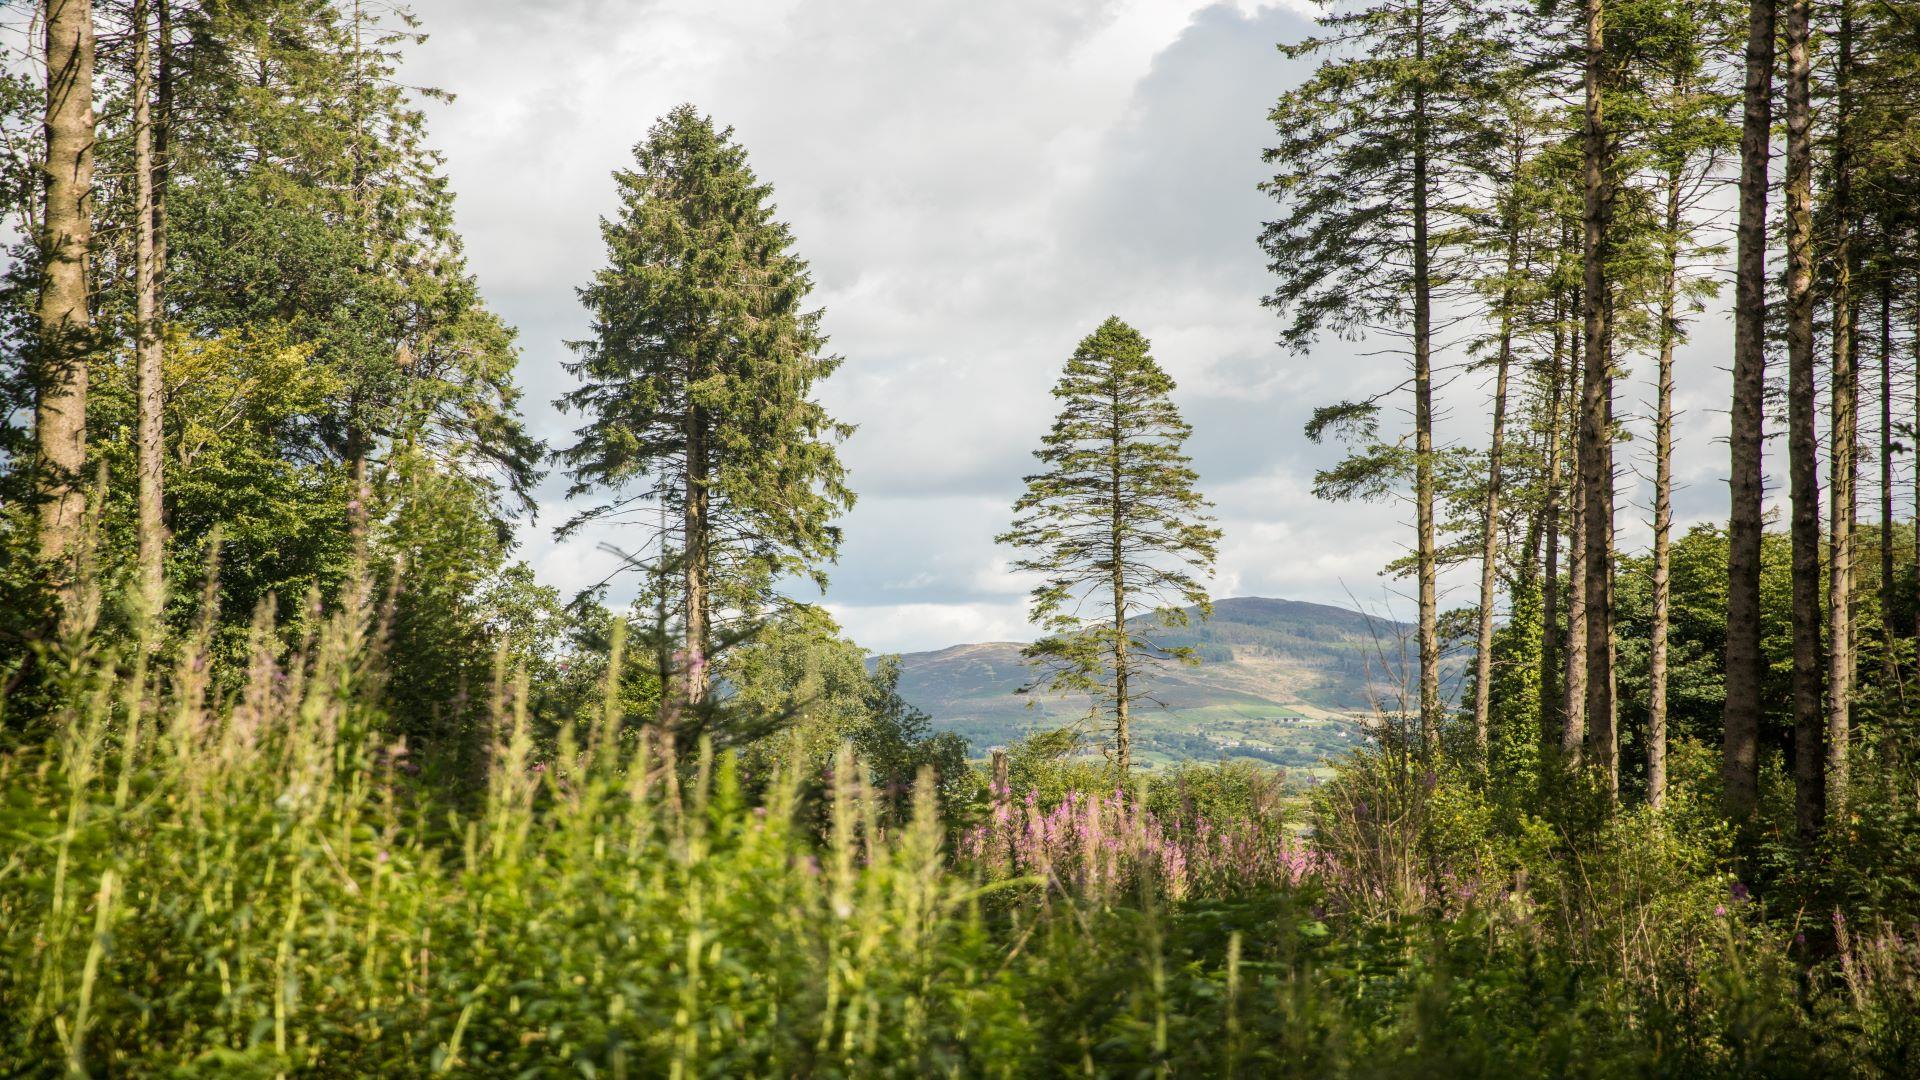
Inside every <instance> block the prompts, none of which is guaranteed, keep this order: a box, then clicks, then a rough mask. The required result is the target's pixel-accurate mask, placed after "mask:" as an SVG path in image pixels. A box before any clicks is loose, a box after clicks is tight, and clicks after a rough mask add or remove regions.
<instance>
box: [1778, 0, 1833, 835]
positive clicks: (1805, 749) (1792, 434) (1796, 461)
mask: <svg viewBox="0 0 1920 1080" xmlns="http://www.w3.org/2000/svg"><path fill="white" fill-rule="evenodd" d="M1811 4H1812V0H1790V2H1789V3H1788V5H1787V26H1786V45H1787V93H1786V109H1787V179H1786V204H1787V205H1786V215H1787V294H1786V302H1787V471H1788V478H1789V483H1790V488H1791V494H1792V503H1793V525H1792V534H1793V751H1794V759H1793V774H1794V775H1793V778H1794V785H1793V789H1794V817H1795V820H1796V822H1797V824H1798V825H1799V829H1800V832H1801V834H1802V835H1803V836H1810V835H1812V834H1813V833H1815V832H1817V831H1818V830H1819V828H1820V823H1821V821H1822V819H1823V817H1824V816H1825V798H1824V795H1825V792H1824V790H1823V789H1824V786H1825V783H1824V782H1825V770H1826V757H1827V755H1826V751H1825V748H1824V746H1823V744H1824V743H1825V742H1826V718H1825V717H1824V716H1822V715H1821V708H1820V476H1819V467H1820V463H1819V452H1820V451H1819V439H1818V436H1817V434H1816V433H1815V431H1814V413H1815V411H1816V408H1815V405H1816V403H1815V401H1814V387H1813V131H1812V126H1813V112H1812V107H1811V105H1812V101H1811V84H1812V71H1813V65H1812V49H1811V47H1810V45H1809V41H1808V30H1809V26H1808V23H1809V18H1808V9H1809V7H1810V6H1811Z"/></svg>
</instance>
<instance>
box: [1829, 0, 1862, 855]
mask: <svg viewBox="0 0 1920 1080" xmlns="http://www.w3.org/2000/svg"><path fill="white" fill-rule="evenodd" d="M1852 68H1853V5H1852V4H1851V3H1850V2H1849V0H1840V33H1839V56H1838V58H1837V62H1836V64H1835V67H1834V80H1835V88H1836V96H1837V101H1836V107H1837V112H1838V117H1837V131H1836V132H1835V136H1834V143H1833V194H1832V209H1833V219H1834V250H1833V271H1834V279H1833V369H1832V392H1831V395H1830V397H1829V401H1830V403H1831V407H1832V417H1831V426H1830V429H1829V440H1828V441H1829V447H1828V462H1829V468H1830V470H1831V473H1830V479H1829V481H1828V492H1829V497H1830V499H1831V504H1830V507H1829V510H1828V520H1829V522H1830V523H1831V529H1832V532H1833V536H1832V540H1831V546H1830V548H1829V553H1828V556H1827V574H1828V576H1827V641H1828V652H1827V754H1826V762H1825V767H1826V812H1827V814H1828V815H1830V816H1832V817H1834V818H1836V819H1837V818H1839V817H1840V816H1841V815H1843V814H1844V813H1845V812H1846V802H1847V749H1848V743H1849V742H1850V741H1851V736H1852V730H1851V728H1852V710H1853V667H1854V655H1853V654H1854V650H1853V544H1854V539H1853V537H1854V528H1855V518H1856V516H1857V515H1858V507H1857V506H1856V503H1855V499H1856V494H1855V487H1856V484H1857V482H1858V476H1857V472H1858V464H1857V440H1858V439H1859V425H1860V419H1859V396H1860V386H1859V382H1860V374H1859V360H1858V351H1859V332H1858V321H1859V318H1858V312H1857V310H1856V309H1855V301H1854V296H1853V276H1854V270H1855V269H1856V266H1855V263H1856V262H1857V256H1856V253H1855V252H1854V249H1853V220H1852V214H1853V166H1852V162H1851V160H1850V158H1851V146H1850V140H1851V139H1852V137H1853V135H1852V131H1851V130H1850V128H1851V117H1852V112H1853V104H1852V95H1851V87H1850V85H1849V84H1850V82H1851V79H1852Z"/></svg>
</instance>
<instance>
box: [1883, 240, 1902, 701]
mask: <svg viewBox="0 0 1920 1080" xmlns="http://www.w3.org/2000/svg"><path fill="white" fill-rule="evenodd" d="M1879 277H1880V650H1881V657H1880V666H1881V674H1882V676H1883V677H1884V679H1885V681H1886V683H1887V685H1888V686H1891V687H1894V688H1895V689H1896V690H1899V689H1901V676H1900V664H1899V661H1898V659H1897V658H1896V657H1895V655H1894V631H1893V281H1892V278H1891V275H1890V274H1888V273H1887V272H1886V271H1885V270H1884V269H1883V270H1881V272H1880V275H1879Z"/></svg>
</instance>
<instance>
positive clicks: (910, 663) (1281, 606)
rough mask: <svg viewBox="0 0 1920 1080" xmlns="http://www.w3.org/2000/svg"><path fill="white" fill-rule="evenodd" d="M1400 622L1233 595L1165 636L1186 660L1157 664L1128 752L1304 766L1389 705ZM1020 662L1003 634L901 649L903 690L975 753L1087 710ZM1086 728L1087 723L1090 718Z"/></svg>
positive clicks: (1353, 740)
mask: <svg viewBox="0 0 1920 1080" xmlns="http://www.w3.org/2000/svg"><path fill="white" fill-rule="evenodd" d="M1405 629H1406V628H1405V627H1404V626H1402V625H1401V624H1399V623H1393V622H1387V621H1384V620H1379V619H1373V618H1371V617H1369V616H1366V615H1362V614H1360V613H1359V612H1355V611H1349V610H1347V609H1345V608H1337V607H1330V606H1327V605H1325V604H1309V603H1302V602H1300V601H1295V600H1274V599H1267V598H1263V597H1237V598H1234V599H1228V600H1221V601H1218V602H1216V603H1215V604H1214V613H1213V618H1212V619H1210V620H1208V621H1206V622H1201V621H1199V620H1198V619H1195V620H1193V622H1192V623H1191V625H1190V626H1189V627H1188V628H1187V629H1186V630H1184V631H1180V632H1178V633H1177V634H1173V635H1170V636H1169V640H1170V641H1172V642H1173V643H1175V644H1184V645H1190V646H1192V647H1193V648H1194V649H1195V651H1196V652H1197V653H1198V654H1199V656H1200V663H1199V664H1197V665H1192V666H1186V665H1173V664H1167V665H1161V666H1159V667H1158V669H1157V670H1156V671H1155V672H1154V676H1153V686H1154V695H1155V697H1157V698H1158V699H1159V700H1160V702H1161V706H1160V707H1156V706H1152V705H1149V706H1147V707H1146V708H1145V709H1143V710H1142V711H1141V713H1140V714H1139V717H1138V720H1137V722H1136V726H1135V735H1134V742H1135V754H1136V757H1137V758H1138V759H1139V760H1140V761H1142V762H1145V763H1150V764H1167V763H1171V762H1176V761H1183V760H1200V761H1217V760H1224V759H1229V758H1236V757H1238V758H1248V759H1252V760H1257V761H1264V762H1267V763H1270V764H1276V765H1284V766H1287V767H1289V768H1292V769H1295V770H1311V769H1312V768H1314V767H1315V766H1318V765H1320V764H1321V763H1322V762H1325V761H1326V760H1327V759H1329V758H1332V757H1335V756H1338V755H1340V754H1342V753H1344V752H1345V751H1346V750H1348V749H1349V748H1351V747H1353V746H1355V745H1358V744H1359V742H1360V741H1361V739H1362V738H1363V726H1362V723H1361V721H1362V720H1364V718H1365V717H1366V716H1369V715H1371V714H1372V713H1373V712H1374V710H1375V708H1376V706H1384V707H1388V708H1392V707H1395V706H1396V705H1397V703H1398V701H1399V696H1400V688H1399V685H1398V683H1397V681H1396V678H1395V676H1396V674H1397V672H1398V671H1399V669H1400V668H1401V658H1400V654H1399V650H1400V641H1401V639H1402V638H1403V637H1404V633H1403V632H1404V631H1405ZM1030 675H1031V673H1030V671H1029V669H1028V667H1027V665H1026V663H1025V662H1024V661H1023V660H1022V659H1021V658H1020V646H1019V645H1018V644H1016V643H1013V642H987V643H982V644H971V645H955V646H952V647H950V648H946V649H940V650H937V651H933V652H921V653H909V654H907V655H905V656H903V657H901V678H900V689H901V693H902V695H903V696H905V697H906V699H907V700H908V701H910V702H912V703H913V704H914V705H916V706H918V707H919V708H921V709H924V710H925V711H926V712H927V713H928V714H929V715H931V716H932V717H933V719H934V723H935V725H936V726H937V727H938V728H940V729H941V730H945V731H953V732H957V733H958V734H960V735H962V736H964V737H965V738H966V739H967V740H968V741H969V742H970V743H971V744H972V746H973V748H974V751H975V752H976V753H984V752H985V751H986V750H987V749H988V748H990V747H993V746H996V745H1002V744H1005V743H1008V742H1011V741H1012V740H1014V739H1016V738H1018V737H1019V736H1021V735H1022V734H1024V733H1026V732H1028V731H1031V730H1034V729H1036V728H1052V727H1059V726H1062V725H1066V724H1072V723H1075V722H1078V721H1084V720H1085V719H1086V717H1087V713H1088V706H1089V703H1088V701H1087V699H1086V698H1085V697H1080V696H1061V695H1026V694H1018V693H1016V691H1017V690H1018V689H1019V687H1020V686H1022V685H1023V684H1024V683H1025V682H1026V681H1027V680H1028V679H1029V678H1030ZM1090 730H1091V728H1090Z"/></svg>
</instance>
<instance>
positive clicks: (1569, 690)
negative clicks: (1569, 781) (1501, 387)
mask: <svg viewBox="0 0 1920 1080" xmlns="http://www.w3.org/2000/svg"><path fill="white" fill-rule="evenodd" d="M1573 340H1574V350H1573V351H1574V360H1573V372H1574V374H1573V380H1574V381H1575V382H1577V381H1578V380H1579V378H1580V375H1579V374H1578V373H1579V371H1580V370H1581V368H1580V351H1581V345H1580V337H1579V335H1575V336H1574V339H1573ZM1569 389H1571V388H1569ZM1574 400H1575V401H1576V402H1577V401H1578V398H1577V397H1576V398H1575V399H1574ZM1581 466H1582V462H1581V460H1580V455H1579V454H1577V453H1576V454H1575V455H1574V457H1573V483H1572V484H1571V485H1569V488H1568V490H1569V491H1571V492H1572V493H1573V500H1572V506H1571V508H1570V516H1571V519H1572V520H1571V521H1570V523H1569V525H1570V527H1569V529H1568V532H1569V534H1570V535H1569V537H1568V543H1567V685H1566V690H1565V696H1564V698H1563V699H1562V702H1561V715H1562V716H1563V717H1564V722H1563V723H1562V724H1561V727H1560V757H1561V760H1562V761H1563V762H1564V763H1565V764H1567V765H1568V766H1570V767H1573V766H1578V765H1579V764H1580V755H1581V750H1582V748H1583V747H1584V746H1585V745H1586V741H1587V646H1588V641H1587V554H1588V551H1587V509H1586V506H1587V500H1586V499H1585V498H1584V494H1585V491H1586V487H1585V484H1586V477H1585V475H1584V474H1583V472H1582V469H1581Z"/></svg>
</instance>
